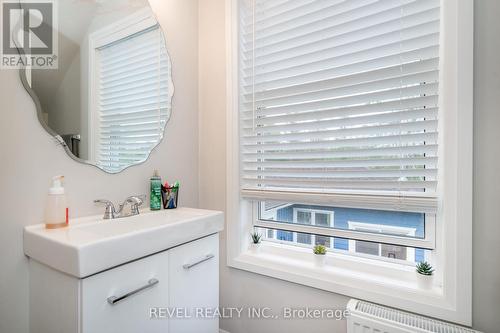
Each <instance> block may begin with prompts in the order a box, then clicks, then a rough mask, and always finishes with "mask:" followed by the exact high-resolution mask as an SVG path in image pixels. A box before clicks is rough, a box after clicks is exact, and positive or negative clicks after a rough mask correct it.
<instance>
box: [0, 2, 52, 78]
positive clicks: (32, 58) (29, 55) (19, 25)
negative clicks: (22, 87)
mask: <svg viewBox="0 0 500 333" xmlns="http://www.w3.org/2000/svg"><path fill="white" fill-rule="evenodd" d="M1 29H2V34H1V36H2V42H1V46H2V52H1V56H2V61H1V67H2V68H21V67H30V68H37V69H56V68H57V44H58V43H57V41H58V38H57V37H58V35H57V15H56V10H55V2H54V1H53V0H34V1H16V0H3V1H2V26H1Z"/></svg>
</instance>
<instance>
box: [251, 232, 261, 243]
mask: <svg viewBox="0 0 500 333" xmlns="http://www.w3.org/2000/svg"><path fill="white" fill-rule="evenodd" d="M250 236H251V237H252V242H253V243H254V244H259V243H260V241H261V240H262V235H261V234H259V233H257V232H252V233H251V234H250Z"/></svg>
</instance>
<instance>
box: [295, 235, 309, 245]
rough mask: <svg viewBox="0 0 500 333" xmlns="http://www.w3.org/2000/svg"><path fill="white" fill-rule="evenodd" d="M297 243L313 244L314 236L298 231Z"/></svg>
mask: <svg viewBox="0 0 500 333" xmlns="http://www.w3.org/2000/svg"><path fill="white" fill-rule="evenodd" d="M297 243H300V244H308V245H310V244H312V237H311V235H309V234H301V233H297Z"/></svg>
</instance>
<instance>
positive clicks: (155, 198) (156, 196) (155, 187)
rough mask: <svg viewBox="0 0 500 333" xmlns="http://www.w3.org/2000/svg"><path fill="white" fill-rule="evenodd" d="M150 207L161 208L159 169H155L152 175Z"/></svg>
mask: <svg viewBox="0 0 500 333" xmlns="http://www.w3.org/2000/svg"><path fill="white" fill-rule="evenodd" d="M150 189H151V191H150V195H149V197H150V208H151V210H160V209H161V203H162V202H161V201H162V200H161V178H160V176H159V175H158V170H155V172H154V174H153V177H151V187H150Z"/></svg>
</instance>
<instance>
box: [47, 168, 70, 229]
mask: <svg viewBox="0 0 500 333" xmlns="http://www.w3.org/2000/svg"><path fill="white" fill-rule="evenodd" d="M63 179H64V176H55V177H53V178H52V186H51V187H50V188H49V195H48V197H47V206H46V207H45V227H46V228H47V229H57V228H63V227H66V226H67V225H68V205H67V201H66V195H65V193H64V187H63V186H62V181H63Z"/></svg>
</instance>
